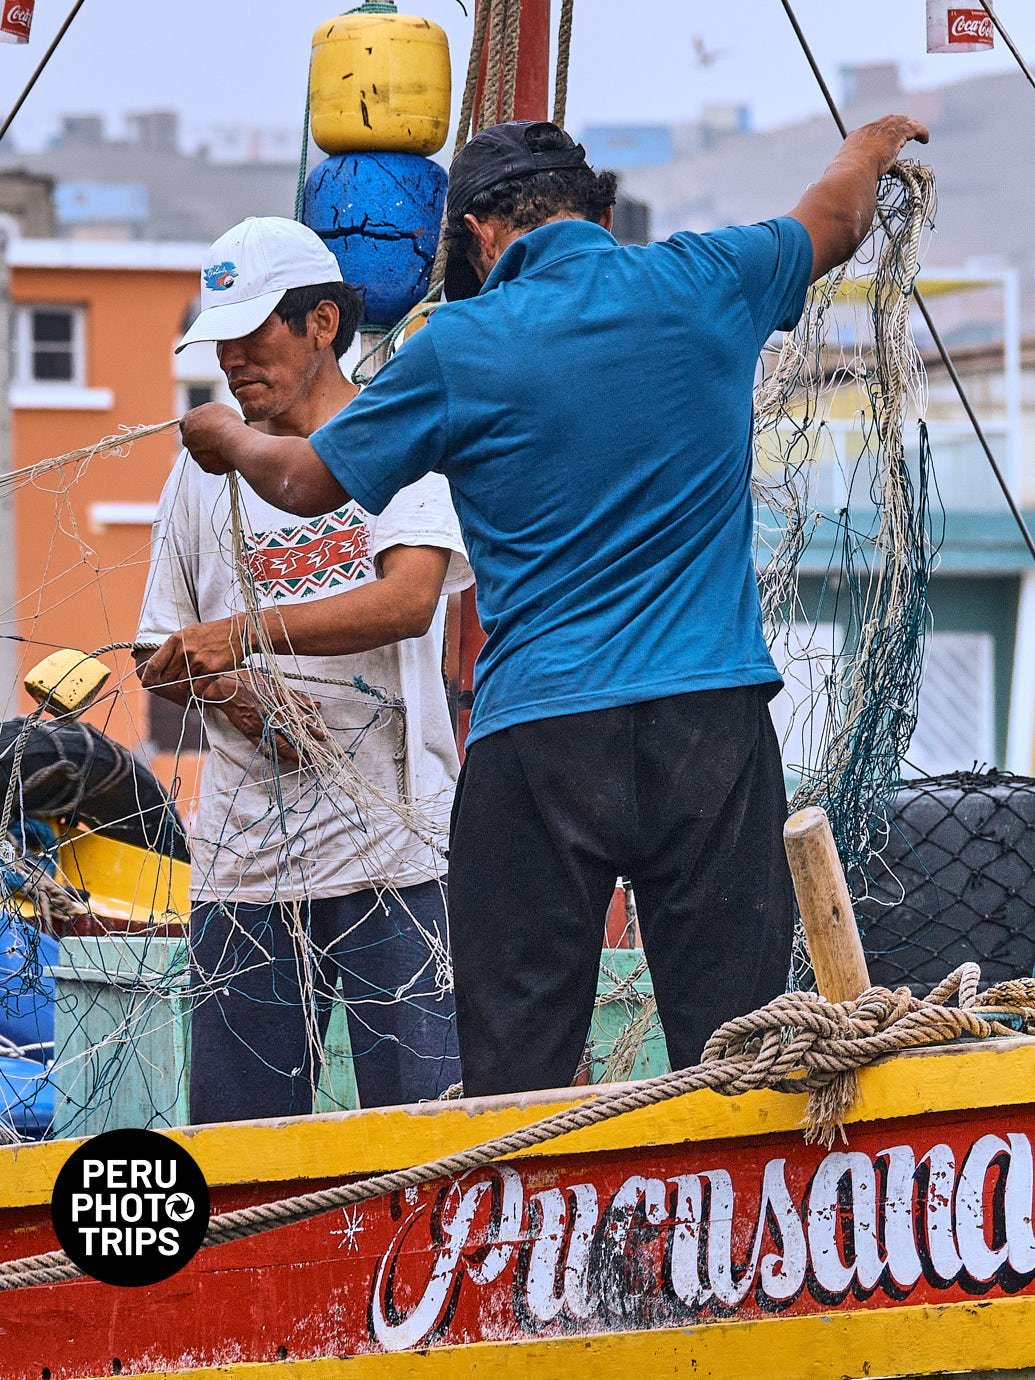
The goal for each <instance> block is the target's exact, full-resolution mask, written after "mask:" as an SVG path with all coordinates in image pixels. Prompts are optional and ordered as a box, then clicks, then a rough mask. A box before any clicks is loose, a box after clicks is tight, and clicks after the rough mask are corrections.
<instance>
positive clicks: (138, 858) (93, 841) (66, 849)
mask: <svg viewBox="0 0 1035 1380" xmlns="http://www.w3.org/2000/svg"><path fill="white" fill-rule="evenodd" d="M58 869H59V872H60V874H61V875H60V876H59V879H58V880H59V881H62V882H65V883H66V884H67V885H68V886H72V887H75V888H77V889H78V890H80V891H86V892H88V893H89V896H90V908H91V910H92V911H93V912H94V913H95V914H96V915H100V916H103V917H104V918H105V919H108V920H114V921H123V922H124V921H128V922H130V923H131V924H134V925H148V924H153V923H155V922H158V923H161V924H165V925H175V924H176V923H177V922H182V923H183V924H184V925H186V922H187V917H188V916H189V914H190V864H189V863H185V862H180V861H179V859H177V858H170V857H167V856H166V855H165V854H163V853H154V852H152V851H151V850H150V849H148V848H137V847H136V846H135V845H134V844H131V843H123V842H122V841H121V840H120V839H111V838H106V837H105V836H104V835H103V834H93V833H83V834H74V835H72V836H71V837H70V838H67V839H65V840H64V841H63V842H62V843H61V844H60V846H59V848H58Z"/></svg>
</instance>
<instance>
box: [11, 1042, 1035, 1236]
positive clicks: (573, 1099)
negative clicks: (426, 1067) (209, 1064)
mask: <svg viewBox="0 0 1035 1380" xmlns="http://www.w3.org/2000/svg"><path fill="white" fill-rule="evenodd" d="M859 1084H860V1091H861V1097H860V1100H859V1102H858V1104H857V1105H856V1107H855V1108H854V1109H853V1111H852V1112H851V1113H849V1116H848V1118H847V1120H848V1122H849V1123H856V1124H859V1123H867V1122H874V1121H884V1120H892V1119H895V1118H899V1117H913V1116H921V1115H925V1114H928V1113H946V1112H950V1113H951V1112H965V1111H968V1110H979V1109H982V1108H998V1107H1008V1106H1022V1105H1025V1104H1028V1103H1033V1102H1035V1039H1029V1038H1025V1037H1017V1038H1016V1039H1011V1040H997V1041H995V1042H993V1043H989V1044H973V1045H971V1044H959V1045H954V1046H951V1047H949V1048H946V1049H939V1050H937V1051H930V1052H928V1051H914V1052H912V1053H910V1054H905V1055H899V1056H897V1057H896V1058H894V1059H888V1060H885V1061H884V1062H883V1063H880V1064H875V1065H873V1066H872V1067H870V1068H867V1069H863V1070H862V1071H861V1072H860V1075H859ZM599 1092H600V1089H599V1088H595V1089H592V1090H590V1089H587V1090H586V1092H585V1093H581V1092H580V1093H575V1092H573V1091H572V1090H571V1089H566V1090H563V1091H560V1092H554V1093H529V1094H525V1095H524V1096H522V1097H508V1098H481V1099H477V1100H471V1101H468V1102H460V1103H436V1102H432V1103H422V1104H421V1105H420V1106H416V1107H408V1108H399V1107H388V1108H376V1109H372V1110H370V1111H361V1112H342V1113H329V1114H327V1115H324V1116H316V1117H299V1118H294V1119H290V1120H284V1121H277V1122H273V1121H256V1122H239V1123H225V1124H220V1125H216V1126H202V1127H195V1128H190V1129H187V1130H176V1131H172V1132H171V1133H170V1134H171V1135H172V1136H173V1138H174V1139H175V1140H178V1141H180V1142H181V1143H182V1144H184V1145H186V1146H187V1147H188V1148H189V1149H190V1151H191V1153H192V1154H193V1155H194V1157H195V1159H197V1161H198V1163H199V1164H200V1166H201V1169H202V1172H203V1173H204V1175H205V1177H206V1179H207V1181H208V1183H209V1184H210V1185H212V1186H219V1185H232V1184H248V1183H284V1182H289V1181H293V1180H299V1179H302V1180H304V1179H328V1178H347V1177H350V1176H355V1175H363V1174H372V1173H377V1172H379V1171H381V1170H389V1169H398V1168H403V1167H406V1166H409V1165H413V1164H421V1163H423V1162H424V1161H426V1160H432V1159H438V1158H440V1157H441V1156H443V1155H448V1154H451V1153H452V1152H454V1151H457V1150H462V1149H465V1148H466V1147H468V1146H471V1145H476V1144H479V1143H480V1142H482V1141H488V1140H491V1139H493V1138H494V1137H496V1136H499V1135H503V1134H505V1133H506V1132H508V1131H513V1130H515V1129H516V1128H518V1127H521V1126H527V1125H528V1124H529V1123H530V1122H533V1121H537V1120H539V1119H540V1118H541V1117H544V1116H548V1115H550V1114H551V1113H553V1112H557V1111H560V1110H561V1109H562V1108H565V1107H571V1106H575V1105H577V1104H578V1103H580V1102H585V1101H588V1100H589V1099H590V1098H591V1097H593V1096H595V1095H596V1094H597V1093H599ZM804 1115H805V1098H804V1097H798V1096H795V1095H791V1094H786V1093H769V1092H766V1093H748V1094H744V1095H742V1096H740V1097H733V1098H727V1097H721V1096H719V1095H718V1094H717V1093H711V1092H699V1093H694V1094H692V1095H691V1096H688V1097H681V1098H676V1099H673V1100H672V1101H669V1102H664V1103H660V1104H659V1105H657V1106H655V1107H648V1108H644V1109H643V1110H642V1111H638V1112H630V1113H628V1114H626V1115H625V1116H622V1117H619V1118H617V1119H616V1120H614V1121H609V1122H605V1123H603V1124H602V1125H599V1126H595V1127H591V1128H589V1129H587V1130H585V1131H578V1132H575V1133H573V1134H571V1135H567V1136H563V1137H559V1138H558V1139H557V1140H554V1141H549V1142H547V1143H546V1144H545V1145H543V1146H540V1147H538V1148H536V1149H534V1150H533V1151H531V1152H529V1153H531V1154H534V1155H536V1156H554V1155H581V1154H590V1153H600V1152H607V1151H610V1150H629V1149H636V1148H639V1147H643V1148H648V1147H651V1146H662V1145H680V1144H684V1143H686V1142H705V1141H713V1140H727V1139H730V1140H736V1139H740V1138H742V1137H746V1136H762V1135H773V1134H778V1133H780V1132H788V1131H796V1130H799V1129H800V1128H801V1127H802V1126H803V1124H804ZM73 1143H74V1142H72V1141H52V1142H49V1143H44V1144H40V1145H22V1146H19V1147H7V1146H4V1147H0V1210H2V1209H4V1208H11V1207H28V1206H32V1205H34V1204H41V1203H49V1202H50V1196H51V1194H52V1192H53V1188H54V1180H55V1178H56V1177H57V1172H58V1170H59V1169H60V1168H61V1165H62V1164H64V1162H65V1160H66V1159H67V1158H68V1155H69V1154H70V1152H71V1149H72V1146H73Z"/></svg>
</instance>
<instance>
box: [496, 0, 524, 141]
mask: <svg viewBox="0 0 1035 1380" xmlns="http://www.w3.org/2000/svg"><path fill="white" fill-rule="evenodd" d="M520 47H521V0H509V3H508V5H507V12H506V19H505V21H504V30H503V50H504V59H503V80H502V84H503V98H502V107H501V110H500V118H501V119H502V120H513V118H514V107H515V104H516V101H517V74H518V54H519V50H520Z"/></svg>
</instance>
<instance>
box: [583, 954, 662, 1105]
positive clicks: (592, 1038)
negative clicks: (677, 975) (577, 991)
mask: <svg viewBox="0 0 1035 1380" xmlns="http://www.w3.org/2000/svg"><path fill="white" fill-rule="evenodd" d="M642 962H643V950H642V949H605V950H604V952H603V954H602V955H601V958H600V978H599V980H598V982H597V999H598V1004H597V1006H596V1007H595V1008H594V1011H593V1022H592V1025H591V1026H590V1034H589V1048H590V1054H591V1056H592V1061H591V1064H590V1075H589V1077H590V1082H591V1083H600V1082H603V1080H604V1078H605V1076H606V1069H607V1064H608V1060H609V1059H610V1057H611V1054H612V1052H613V1050H614V1047H615V1044H616V1043H617V1041H618V1040H619V1039H621V1038H622V1036H623V1034H624V1032H625V1031H626V1030H627V1028H628V1027H629V1025H630V1023H631V1022H632V1021H633V1020H635V1018H636V1016H637V1014H638V1013H639V1012H641V1011H642V1010H643V1005H644V1002H645V1001H647V1000H648V999H649V998H650V997H652V996H653V994H654V988H653V986H652V985H651V980H650V973H649V972H647V971H646V970H644V972H643V973H641V974H640V976H639V977H638V978H636V980H635V981H634V982H633V983H632V984H631V986H630V989H629V996H628V997H627V998H625V999H624V1000H619V1001H610V1002H606V1003H604V1004H603V1005H601V1004H600V1002H599V999H600V998H601V997H603V996H606V995H607V994H608V993H609V992H613V991H614V990H615V987H616V986H617V985H618V984H623V985H624V984H625V982H626V980H627V979H628V978H630V977H631V976H632V974H633V973H635V972H636V970H637V968H638V967H639V966H640V964H641V963H642ZM641 1033H642V1035H643V1043H642V1044H641V1045H640V1048H639V1051H638V1053H637V1055H636V1059H635V1061H634V1062H633V1066H632V1071H631V1072H630V1073H629V1075H628V1077H629V1078H631V1079H632V1078H653V1077H654V1076H655V1075H656V1074H659V1073H667V1072H668V1068H669V1063H668V1050H667V1048H666V1046H665V1036H664V1034H663V1033H662V1029H661V1022H660V1021H659V1020H658V1017H657V1013H655V1015H654V1018H653V1019H652V1020H651V1022H650V1024H649V1025H648V1026H647V1028H646V1030H644V1031H643V1032H641Z"/></svg>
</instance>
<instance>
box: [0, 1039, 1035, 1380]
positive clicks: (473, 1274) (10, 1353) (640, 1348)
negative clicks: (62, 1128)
mask: <svg viewBox="0 0 1035 1380" xmlns="http://www.w3.org/2000/svg"><path fill="white" fill-rule="evenodd" d="M861 1081H862V1098H861V1100H860V1103H859V1105H858V1106H857V1108H856V1109H855V1111H854V1113H853V1114H852V1118H851V1119H850V1121H849V1123H848V1124H847V1126H846V1131H845V1139H844V1141H843V1142H839V1143H838V1144H836V1145H834V1146H832V1147H831V1148H830V1149H827V1148H826V1147H823V1146H817V1145H811V1146H809V1145H806V1144H805V1141H804V1138H803V1136H802V1133H801V1129H800V1127H801V1121H802V1116H803V1110H804V1105H803V1100H802V1099H800V1098H797V1097H788V1096H780V1095H776V1094H751V1095H748V1096H744V1097H739V1098H733V1099H723V1098H721V1097H718V1096H716V1095H715V1094H711V1093H698V1094H695V1095H693V1096H690V1097H685V1098H680V1099H677V1100H674V1101H672V1102H670V1103H666V1104H663V1105H660V1106H658V1107H654V1108H650V1109H645V1110H644V1111H641V1112H637V1113H633V1114H630V1115H627V1116H625V1117H622V1118H620V1119H618V1120H616V1121H614V1122H610V1123H605V1124H603V1125H600V1126H597V1127H595V1128H593V1129H591V1130H586V1131H582V1132H578V1133H576V1134H573V1135H569V1136H567V1137H564V1138H562V1139H559V1140H556V1141H553V1142H550V1143H548V1144H547V1145H545V1146H542V1147H539V1148H538V1149H536V1150H535V1151H534V1152H532V1153H529V1154H522V1155H519V1156H516V1157H514V1158H512V1159H510V1160H508V1161H507V1162H505V1163H500V1164H496V1165H493V1166H491V1167H488V1168H485V1169H482V1170H478V1171H475V1172H473V1173H472V1174H469V1175H467V1176H465V1177H463V1178H460V1179H456V1180H450V1181H438V1182H436V1183H433V1184H430V1185H427V1186H425V1187H423V1188H420V1189H416V1190H407V1191H406V1192H400V1193H398V1194H393V1195H387V1196H384V1197H381V1198H378V1199H373V1200H371V1201H369V1202H365V1203H362V1204H359V1205H357V1206H356V1207H352V1208H347V1209H339V1210H337V1211H334V1212H331V1213H326V1214H324V1215H322V1216H320V1217H316V1218H311V1219H309V1220H308V1221H304V1222H300V1223H296V1224H293V1225H288V1226H284V1227H281V1228H278V1229H277V1230H275V1231H272V1232H269V1233H265V1234H263V1235H260V1236H256V1237H250V1238H247V1239H244V1240H240V1241H236V1242H232V1243H230V1244H228V1245H225V1246H220V1247H216V1248H212V1249H209V1250H206V1251H203V1252H202V1253H201V1254H200V1255H199V1256H198V1257H196V1258H195V1259H194V1260H193V1261H192V1262H191V1263H190V1264H189V1265H188V1266H187V1267H186V1268H185V1269H184V1270H182V1271H181V1272H180V1273H179V1274H177V1275H175V1276H174V1277H173V1278H172V1279H170V1280H167V1281H165V1282H164V1283H162V1284H159V1285H155V1286H151V1287H145V1288H137V1289H113V1288H110V1287H108V1286H105V1285H102V1284H99V1283H97V1282H95V1281H92V1280H81V1281H76V1282H72V1283H67V1284H62V1285H54V1286H41V1287H34V1288H29V1289H22V1290H18V1291H13V1292H9V1293H4V1294H0V1378H2V1380H25V1377H42V1376H49V1380H82V1378H83V1377H94V1376H97V1377H99V1376H110V1375H112V1374H119V1373H122V1374H135V1375H140V1374H151V1375H164V1376H167V1377H171V1376H173V1375H176V1376H181V1375H184V1376H186V1375H191V1376H195V1375H197V1376H199V1377H200V1376H208V1375H212V1376H215V1375H220V1376H234V1377H238V1378H239V1380H245V1377H248V1380H251V1377H258V1376H262V1375H265V1374H266V1373H267V1371H268V1373H269V1374H270V1375H272V1374H274V1370H275V1373H276V1375H277V1376H281V1377H283V1376H285V1375H297V1376H299V1377H303V1376H304V1377H306V1380H323V1377H325V1376H326V1377H330V1376H337V1375H339V1374H342V1375H344V1374H346V1373H347V1374H349V1375H356V1374H359V1375H363V1374H366V1373H367V1372H368V1371H369V1372H371V1373H376V1374H377V1375H384V1376H386V1377H387V1376H394V1375H409V1374H411V1373H413V1374H418V1373H419V1374H421V1375H429V1376H431V1375H435V1376H437V1375H442V1376H450V1377H453V1376H461V1375H483V1374H486V1373H487V1371H488V1369H489V1367H491V1368H492V1371H493V1373H494V1376H508V1375H511V1374H513V1375H518V1374H521V1375H531V1374H534V1375H536V1376H537V1377H539V1376H548V1375H554V1374H556V1375H558V1376H560V1375H561V1374H563V1375H565V1376H571V1375H579V1374H582V1373H586V1374H591V1373H592V1374H593V1375H594V1376H595V1377H599V1376H612V1375H613V1376H619V1375H623V1376H624V1375H625V1373H626V1372H627V1371H628V1370H629V1368H630V1367H635V1366H637V1365H647V1364H649V1365H651V1366H652V1367H653V1368H654V1370H655V1371H656V1372H657V1373H660V1374H665V1373H681V1372H682V1371H683V1370H686V1371H687V1372H688V1373H689V1372H690V1371H691V1370H692V1371H693V1373H694V1374H695V1375H715V1376H720V1375H721V1376H724V1377H730V1376H736V1375H744V1376H749V1375H750V1376H751V1377H752V1380H754V1377H755V1375H756V1374H757V1373H759V1371H760V1370H761V1371H762V1372H763V1373H766V1374H778V1375H780V1376H781V1377H795V1376H801V1377H812V1376H816V1377H819V1376H824V1377H825V1376H831V1375H845V1376H849V1375H863V1374H870V1375H884V1376H895V1375H910V1376H912V1375H922V1374H934V1373H937V1372H939V1371H942V1372H945V1371H948V1372H952V1373H960V1372H981V1371H985V1370H987V1371H993V1370H999V1371H1002V1370H1007V1371H1008V1370H1011V1369H1013V1370H1020V1369H1022V1368H1024V1367H1028V1366H1035V1231H1033V1225H1032V1216H1033V1196H1035V1167H1033V1148H1035V1106H1033V1103H1035V1041H1032V1040H1026V1039H1018V1040H1003V1041H996V1042H994V1043H992V1044H989V1045H987V1046H985V1045H981V1046H979V1045H973V1046H958V1047H956V1048H954V1049H952V1050H948V1051H943V1052H939V1053H930V1054H929V1053H918V1054H914V1055H911V1056H903V1057H900V1058H897V1059H894V1060H891V1061H888V1062H887V1063H885V1064H883V1065H879V1066H875V1067H874V1068H872V1069H869V1070H866V1071H864V1073H863V1074H862V1080H861ZM578 1100H583V1099H581V1098H580V1097H578V1098H577V1097H575V1096H574V1095H573V1094H572V1093H571V1092H567V1093H563V1094H549V1095H542V1094H540V1095H535V1096H534V1097H533V1096H526V1097H523V1098H517V1099H509V1100H502V1099H494V1100H480V1101H471V1102H468V1103H461V1104H455V1105H452V1106H433V1107H427V1106H423V1107H420V1108H409V1109H386V1110H384V1111H371V1112H360V1113H346V1114H341V1115H335V1116H327V1117H318V1118H306V1119H299V1120H297V1121H291V1122H282V1123H277V1124H274V1123H255V1124H248V1125H240V1126H225V1127H208V1128H194V1129H191V1130H186V1131H182V1132H173V1133H172V1134H173V1135H174V1137H175V1138H176V1139H181V1140H182V1141H183V1143H185V1144H186V1145H187V1146H188V1147H189V1148H190V1149H191V1151H192V1153H193V1154H194V1155H195V1157H196V1158H197V1159H198V1162H199V1163H200V1164H201V1167H202V1169H203V1170H204V1172H205V1174H206V1177H207V1178H208V1180H209V1183H210V1185H211V1187H212V1196H213V1209H214V1211H226V1210H228V1209H232V1208H235V1207H239V1206H243V1205H245V1204H248V1203H255V1202H268V1201H272V1200H275V1199H278V1198H281V1197H286V1196H290V1195H292V1194H294V1193H299V1192H305V1191H307V1190H309V1189H312V1188H315V1187H319V1186H322V1185H324V1184H327V1183H333V1182H340V1181H341V1180H342V1179H345V1178H359V1177H363V1176H365V1175H368V1174H370V1173H373V1172H377V1171H379V1170H384V1169H391V1168H396V1167H400V1166H404V1165H407V1164H410V1163H415V1162H419V1161H422V1160H425V1159H430V1158H433V1157H437V1156H439V1155H441V1154H445V1153H449V1152H450V1151H452V1150H454V1149H460V1148H463V1147H465V1146H467V1145H471V1144H474V1143H477V1142H481V1141H484V1140H487V1139H490V1138H492V1137H493V1136H496V1135H499V1134H501V1133H504V1132H506V1131H507V1130H510V1129H514V1128H515V1127H517V1126H520V1125H525V1124H527V1123H529V1122H530V1121H533V1120H536V1119H538V1118H539V1117H540V1116H542V1115H545V1114H549V1113H550V1112H552V1111H555V1110H557V1109H558V1108H559V1106H563V1105H570V1104H572V1103H574V1102H577V1101H578ZM72 1145H73V1142H64V1143H54V1144H51V1145H41V1146H27V1147H24V1148H21V1149H19V1150H17V1151H9V1150H3V1151H0V1175H2V1177H0V1183H2V1184H3V1185H4V1186H5V1187H4V1190H3V1192H4V1195H5V1199H6V1205H5V1206H4V1207H3V1208H2V1209H0V1254H2V1256H3V1258H6V1259H10V1258H14V1257H19V1256H26V1255H31V1254H34V1253H37V1252H41V1251H45V1250H50V1249H53V1248H54V1246H55V1244H56V1243H55V1240H54V1237H53V1233H52V1230H51V1227H50V1223H49V1209H48V1201H49V1193H50V1190H51V1188H52V1185H53V1179H54V1175H55V1174H56V1171H57V1168H58V1167H59V1166H60V1163H61V1162H62V1161H63V1159H64V1157H65V1156H66V1155H67V1153H68V1152H69V1151H70V1150H71V1148H72ZM346 1367H347V1372H346Z"/></svg>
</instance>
